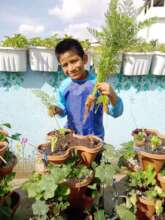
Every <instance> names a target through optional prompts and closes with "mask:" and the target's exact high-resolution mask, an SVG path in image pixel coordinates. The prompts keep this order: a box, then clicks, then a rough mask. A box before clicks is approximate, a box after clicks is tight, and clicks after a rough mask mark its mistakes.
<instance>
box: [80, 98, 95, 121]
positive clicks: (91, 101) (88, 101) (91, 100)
mask: <svg viewBox="0 0 165 220" xmlns="http://www.w3.org/2000/svg"><path fill="white" fill-rule="evenodd" d="M95 99H96V97H95V96H94V95H89V96H88V97H87V99H86V102H85V111H84V118H83V122H85V121H86V119H87V117H88V114H89V112H90V110H91V108H92V105H93V104H94V101H95Z"/></svg>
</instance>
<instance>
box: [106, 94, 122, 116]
mask: <svg viewBox="0 0 165 220" xmlns="http://www.w3.org/2000/svg"><path fill="white" fill-rule="evenodd" d="M123 108H124V107H123V101H122V99H121V98H120V97H118V98H117V102H116V105H115V106H113V105H112V104H111V103H110V104H109V105H108V114H109V115H111V116H112V117H114V118H117V117H119V116H120V115H122V113H123Z"/></svg>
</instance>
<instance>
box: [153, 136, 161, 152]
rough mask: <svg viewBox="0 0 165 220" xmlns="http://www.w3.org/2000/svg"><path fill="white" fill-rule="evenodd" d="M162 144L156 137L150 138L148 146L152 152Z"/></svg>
mask: <svg viewBox="0 0 165 220" xmlns="http://www.w3.org/2000/svg"><path fill="white" fill-rule="evenodd" d="M161 144H162V141H161V139H160V138H159V137H158V136H157V135H152V136H151V137H150V146H151V149H152V151H155V150H156V149H157V148H158V147H159V146H160V145H161Z"/></svg>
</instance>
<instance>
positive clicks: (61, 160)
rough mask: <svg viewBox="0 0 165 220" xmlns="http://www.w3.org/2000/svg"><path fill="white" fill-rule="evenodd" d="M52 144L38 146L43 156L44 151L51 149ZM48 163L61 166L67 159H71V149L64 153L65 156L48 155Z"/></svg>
mask: <svg viewBox="0 0 165 220" xmlns="http://www.w3.org/2000/svg"><path fill="white" fill-rule="evenodd" d="M49 145H50V143H45V144H40V145H39V146H38V151H39V152H40V153H41V154H42V155H43V157H44V153H43V151H44V150H46V149H47V148H48V147H49ZM47 158H48V162H52V163H55V164H61V163H64V162H65V161H66V160H67V159H69V158H70V149H67V150H66V151H64V152H63V154H55V153H54V154H51V155H50V154H48V155H47Z"/></svg>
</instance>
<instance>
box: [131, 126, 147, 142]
mask: <svg viewBox="0 0 165 220" xmlns="http://www.w3.org/2000/svg"><path fill="white" fill-rule="evenodd" d="M146 136H147V135H146V133H145V131H144V129H142V130H139V131H138V132H137V133H135V134H134V135H133V138H134V141H135V142H137V141H145V140H146Z"/></svg>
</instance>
